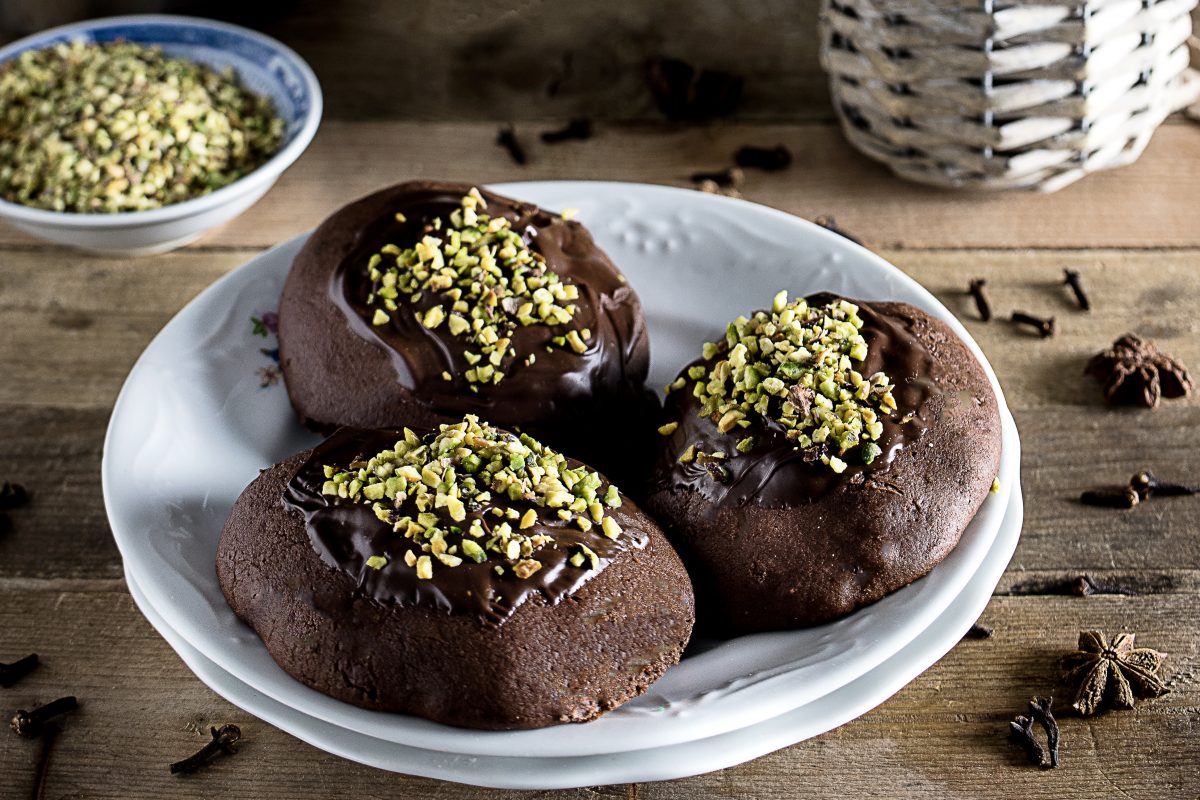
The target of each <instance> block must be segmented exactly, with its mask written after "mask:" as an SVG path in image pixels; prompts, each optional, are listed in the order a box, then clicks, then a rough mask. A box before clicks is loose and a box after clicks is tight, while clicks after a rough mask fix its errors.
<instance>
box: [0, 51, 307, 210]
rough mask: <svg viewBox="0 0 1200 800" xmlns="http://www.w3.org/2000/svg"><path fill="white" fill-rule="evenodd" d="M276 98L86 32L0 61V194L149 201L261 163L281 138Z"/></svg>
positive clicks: (90, 204) (74, 201)
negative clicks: (91, 38)
mask: <svg viewBox="0 0 1200 800" xmlns="http://www.w3.org/2000/svg"><path fill="white" fill-rule="evenodd" d="M283 134H284V123H283V120H282V119H280V118H279V116H278V115H277V114H276V113H275V110H274V107H273V106H272V104H271V102H270V100H268V99H266V98H264V97H260V96H258V95H256V94H254V93H253V92H251V91H249V90H248V89H247V88H245V87H244V86H243V85H242V83H241V82H240V81H239V80H238V78H237V76H236V75H235V74H234V72H233V70H232V69H225V70H221V71H217V70H214V69H212V68H211V67H208V66H205V65H203V64H199V63H196V62H194V61H190V60H187V59H184V58H175V57H169V56H167V55H165V54H164V53H163V51H162V48H160V47H157V46H149V47H148V46H146V45H141V44H136V43H133V42H125V41H114V42H97V43H86V42H84V41H83V40H81V39H78V40H76V41H73V42H71V43H69V44H68V43H60V44H54V45H51V46H48V47H42V48H38V49H33V50H26V51H25V52H23V53H21V54H20V55H17V56H16V57H14V58H12V59H11V60H9V61H8V62H6V63H5V64H4V65H2V66H0V197H3V199H5V200H8V201H10V202H14V203H20V204H22V205H26V206H33V207H36V208H42V209H47V210H50V211H64V212H71V213H85V214H86V213H115V212H123V211H143V210H146V209H152V208H160V207H162V206H166V205H170V204H172V203H178V202H181V201H184V200H189V199H192V198H194V197H199V196H200V195H204V194H208V193H210V192H212V191H214V190H216V189H219V188H221V187H222V186H226V185H228V184H230V183H232V182H233V181H235V180H237V179H239V178H241V177H243V176H244V175H247V174H249V173H250V172H253V171H254V170H255V169H258V167H259V166H261V165H262V164H264V163H265V162H266V161H267V160H268V159H270V158H271V157H272V156H273V155H274V154H275V153H276V151H278V150H279V147H280V145H281V143H282V141H283Z"/></svg>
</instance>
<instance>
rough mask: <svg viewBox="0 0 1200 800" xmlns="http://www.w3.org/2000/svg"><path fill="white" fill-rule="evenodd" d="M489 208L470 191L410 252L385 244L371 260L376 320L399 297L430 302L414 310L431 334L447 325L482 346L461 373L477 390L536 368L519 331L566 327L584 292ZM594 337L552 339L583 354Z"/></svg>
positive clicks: (576, 333) (584, 332)
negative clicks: (518, 347)
mask: <svg viewBox="0 0 1200 800" xmlns="http://www.w3.org/2000/svg"><path fill="white" fill-rule="evenodd" d="M486 208H487V203H486V202H484V200H483V196H482V194H480V193H479V191H478V190H477V189H472V190H471V191H470V192H469V193H468V194H467V196H465V197H463V198H462V200H461V202H460V205H459V208H457V209H455V210H454V211H452V212H451V213H450V214H448V215H447V217H446V219H442V218H441V217H438V218H435V219H434V220H432V221H431V222H430V223H429V226H428V232H427V233H426V235H425V236H424V237H423V238H422V239H421V240H420V241H419V242H417V243H416V244H414V245H413V246H411V247H409V248H407V249H401V248H400V247H399V246H398V245H395V244H387V245H384V246H383V247H382V248H380V250H379V252H377V253H375V254H373V255H372V256H371V257H370V258H369V259H368V261H367V271H368V272H367V274H368V276H369V277H370V279H371V289H370V293H369V295H368V305H373V306H375V307H376V316H375V317H374V319H376V320H378V319H380V317H379V316H378V314H379V313H380V312H382V313H385V314H386V313H388V312H391V311H394V310H395V308H396V307H397V301H398V300H399V299H400V298H401V295H403V296H405V297H407V298H408V301H409V302H410V303H418V302H421V301H422V299H423V298H433V299H434V302H433V303H432V304H430V302H429V300H428V299H425V307H424V308H423V309H417V310H415V313H416V316H417V319H418V320H419V321H420V322H421V324H423V325H424V326H425V327H426V328H429V329H431V330H432V329H436V328H439V327H440V326H441V324H442V323H443V322H445V323H446V330H448V331H449V333H450V335H451V336H453V337H456V338H464V339H467V340H469V341H470V342H471V344H472V345H473V346H474V347H475V348H477V350H478V352H468V353H464V356H463V357H464V358H465V359H466V360H467V362H468V364H469V365H470V366H472V367H474V369H468V370H466V371H465V372H464V373H463V377H464V378H465V379H466V380H467V383H468V384H469V386H468V388H469V389H470V390H471V391H474V392H478V387H479V386H481V385H485V384H489V385H494V384H497V383H500V382H501V381H502V380H503V379H504V377H505V375H506V374H507V372H508V370H509V369H511V367H512V365H513V364H514V363H518V364H526V365H529V364H532V363H533V355H534V354H533V353H517V352H516V351H515V349H514V348H513V347H512V334H513V333H514V332H515V331H516V330H517V328H519V327H525V326H529V325H543V326H546V327H552V328H553V327H559V326H564V325H568V324H570V323H571V322H572V320H573V319H574V318H575V314H576V310H577V306H576V304H575V302H573V301H576V300H578V299H579V297H580V293H579V287H578V286H577V285H576V284H574V283H570V282H568V281H565V280H563V279H562V278H561V277H560V276H559V275H558V274H557V273H555V272H553V271H552V270H550V269H549V268H548V265H547V263H546V259H545V257H544V256H542V254H541V253H539V252H537V251H536V250H534V249H533V248H532V247H531V246H530V244H529V243H528V242H526V241H525V240H524V238H523V237H522V232H521V231H517V230H515V229H514V228H513V226H512V222H511V221H510V220H508V219H507V218H505V217H502V216H497V217H492V216H489V215H488V214H487V213H485V212H484V209H486ZM380 306H382V308H380ZM387 321H388V320H387V319H383V321H382V322H376V323H375V324H377V325H379V324H384V323H386V322H387ZM589 338H591V331H589V330H588V329H586V328H581V329H578V330H575V329H572V330H567V331H566V332H565V333H561V334H555V335H553V336H548V337H547V340H548V342H549V343H550V344H553V345H554V346H556V347H563V348H570V349H571V350H572V351H573V352H575V353H579V354H582V353H585V352H587V349H588V346H587V340H588V339H589ZM549 349H550V350H551V352H552V351H553V348H549ZM485 360H486V363H484V362H485Z"/></svg>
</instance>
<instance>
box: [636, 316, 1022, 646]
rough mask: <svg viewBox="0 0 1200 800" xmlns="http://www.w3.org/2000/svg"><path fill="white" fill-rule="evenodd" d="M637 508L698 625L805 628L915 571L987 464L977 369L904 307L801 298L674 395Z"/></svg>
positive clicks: (745, 328)
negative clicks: (655, 527)
mask: <svg viewBox="0 0 1200 800" xmlns="http://www.w3.org/2000/svg"><path fill="white" fill-rule="evenodd" d="M664 413H665V420H666V422H665V424H664V425H663V427H662V428H660V433H661V434H662V436H661V437H660V449H659V454H658V458H657V460H656V464H655V467H654V475H653V479H652V485H651V489H650V492H651V493H650V496H649V498H648V499H647V501H646V504H645V505H646V508H647V510H648V511H650V513H651V514H653V515H654V516H655V517H656V518H657V519H658V520H659V521H660V522H662V523H663V525H664V529H665V530H666V532H667V535H668V537H669V538H670V539H671V541H672V543H674V544H675V546H676V547H677V549H678V550H679V552H680V555H681V556H682V557H683V559H684V563H685V564H687V566H688V570H689V572H690V574H691V575H692V580H693V583H694V585H695V587H696V594H697V602H698V608H699V614H700V620H701V622H702V623H711V624H713V625H714V626H716V627H723V628H725V629H728V630H730V631H735V632H737V631H759V630H772V629H785V628H795V627H804V626H809V625H816V624H819V623H822V622H827V621H829V620H833V619H836V618H838V617H841V616H844V615H845V614H848V613H850V612H852V611H854V610H855V609H858V608H861V607H862V606H865V605H867V604H869V603H873V602H875V601H877V600H879V599H880V598H882V597H883V596H884V595H886V594H888V593H889V592H892V591H895V590H896V589H899V588H900V587H902V586H906V585H907V584H909V583H911V582H912V581H914V580H916V579H917V578H920V577H921V576H923V575H925V574H926V573H928V572H929V571H930V570H931V569H933V567H934V566H936V565H937V564H938V563H939V562H940V561H941V560H942V559H943V558H944V557H945V556H946V555H947V554H948V553H949V552H950V550H951V549H953V548H954V546H955V545H956V544H957V543H958V540H959V537H960V536H961V535H962V532H963V529H964V528H965V527H966V525H967V523H968V522H970V520H971V518H972V517H973V516H974V514H975V512H976V511H977V510H978V508H979V506H980V504H981V503H982V502H983V500H984V498H985V497H986V496H987V494H988V491H989V489H990V488H991V486H992V482H993V480H994V479H995V477H996V474H997V472H998V470H999V463H1000V440H1001V433H1000V413H999V409H998V407H997V402H996V397H995V394H994V393H993V391H992V388H991V385H990V384H989V382H988V379H987V377H986V375H985V374H984V372H983V369H982V368H981V367H980V365H979V363H978V362H977V361H976V360H975V358H974V357H973V356H972V355H971V353H970V352H969V351H968V350H967V348H966V346H965V345H964V344H963V343H962V341H961V340H959V339H958V337H956V336H955V335H954V333H953V332H952V331H951V330H950V329H949V328H948V327H947V326H946V325H945V324H944V323H942V322H941V321H940V320H937V319H935V318H933V317H931V316H929V315H928V314H925V313H924V312H922V311H920V310H919V309H916V308H914V307H912V306H909V305H906V304H903V303H874V302H873V303H863V302H859V301H847V300H844V299H842V298H838V297H835V296H833V295H825V294H823V295H815V296H812V297H810V298H808V299H807V300H799V301H796V302H793V303H788V302H787V298H786V295H785V294H784V293H782V292H781V293H780V295H779V296H777V297H776V299H775V303H774V304H773V306H772V308H771V310H770V311H760V312H757V313H755V314H753V315H752V316H751V317H750V318H749V319H747V318H745V317H739V318H738V319H737V320H735V321H734V322H733V323H731V324H730V326H729V328H728V331H727V333H726V337H725V339H723V340H722V341H720V342H715V343H710V344H706V345H705V346H704V353H703V357H702V358H700V359H698V360H696V361H694V362H692V364H690V365H689V366H688V367H686V368H685V369H684V370H683V372H682V373H681V374H680V376H679V378H678V379H677V380H676V381H675V382H674V383H673V384H672V385H671V387H670V391H669V394H668V396H667V401H666V408H665V411H664Z"/></svg>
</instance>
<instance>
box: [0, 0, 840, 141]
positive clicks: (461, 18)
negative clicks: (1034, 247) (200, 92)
mask: <svg viewBox="0 0 1200 800" xmlns="http://www.w3.org/2000/svg"><path fill="white" fill-rule="evenodd" d="M90 4H91V5H92V6H96V5H97V0H91V3H90ZM99 5H101V6H102V7H103V8H104V10H103V11H97V10H96V9H95V8H93V9H92V10H91V11H90V12H89V9H88V8H87V6H88V3H86V2H81V0H73V1H72V2H65V1H64V0H58V1H57V2H54V3H46V2H41V1H40V0H6V2H5V3H4V5H3V8H2V9H0V41H4V40H5V39H6V38H7V37H8V36H11V35H14V34H17V33H18V31H22V32H31V31H35V30H39V29H42V28H47V27H50V26H52V25H57V24H61V23H62V22H65V21H67V20H71V19H80V18H87V17H89V16H100V15H102V14H105V13H113V8H119V7H123V8H126V9H128V8H133V7H136V6H142V7H146V6H147V4H146V3H144V2H143V3H132V2H129V0H126V1H125V2H120V3H114V2H113V1H112V0H106V2H103V3H99ZM159 5H162V4H159ZM166 5H167V6H168V7H170V6H172V5H173V6H175V8H176V9H177V10H195V9H194V8H192V7H190V6H188V4H187V3H182V2H176V3H168V4H166ZM819 5H820V3H819V0H770V2H758V3H753V4H749V5H736V6H735V5H730V4H728V3H726V2H723V0H705V2H696V1H695V0H658V1H657V2H653V3H622V4H620V5H619V6H615V5H613V4H612V3H608V2H605V1H604V0H583V1H582V2H572V3H560V4H557V5H555V6H553V7H552V8H550V7H547V6H546V5H545V4H543V3H529V2H525V1H524V0H495V1H494V2H492V3H489V5H488V6H487V7H486V11H483V12H481V7H480V6H479V4H478V3H476V2H472V0H410V1H409V2H405V3H394V2H388V0H340V2H339V3H338V4H337V11H336V13H330V7H329V5H328V3H326V2H323V0H295V1H290V2H281V1H280V0H276V1H275V2H265V3H264V2H258V3H250V4H220V5H218V6H216V7H212V6H205V7H204V9H203V13H204V14H205V15H216V16H219V17H222V18H229V19H231V20H232V21H234V22H240V23H242V24H245V25H250V26H251V27H254V28H257V29H259V30H262V31H264V32H265V33H268V34H270V35H272V36H275V37H277V38H279V39H281V40H282V41H283V42H285V43H287V44H289V45H291V46H292V47H293V48H295V49H296V50H297V51H298V52H299V53H300V55H301V56H303V57H304V58H305V59H306V60H307V61H308V62H309V63H310V64H311V65H312V67H313V69H314V71H315V72H316V73H317V77H318V78H319V79H320V81H321V85H322V88H323V90H324V94H325V104H326V114H327V115H328V116H329V117H330V118H333V119H341V118H349V119H380V118H401V119H414V118H416V119H475V120H478V119H543V120H544V119H551V120H553V119H566V118H567V117H570V116H578V115H586V116H589V117H594V118H597V119H630V118H638V119H657V118H659V117H660V115H659V113H658V112H657V110H656V109H655V107H654V103H653V100H652V97H651V94H650V91H649V89H648V84H647V81H646V77H645V65H646V62H647V60H649V59H651V58H655V57H664V56H669V57H674V58H681V59H684V60H687V61H690V62H692V63H695V64H697V65H700V66H704V67H707V68H710V69H723V70H731V71H734V72H737V73H738V74H740V75H743V76H744V77H745V81H746V87H745V91H744V93H743V101H742V103H741V105H740V107H739V109H738V113H739V116H742V117H747V118H755V117H758V118H762V117H768V118H773V119H780V118H783V119H795V118H811V117H813V116H820V117H824V118H828V117H830V116H831V115H832V109H831V108H830V107H829V101H828V91H827V88H826V86H827V79H826V77H825V74H824V73H823V72H822V71H821V68H820V66H819V65H818V63H817V44H818V39H817V34H816V26H815V25H814V24H813V23H814V21H815V20H816V15H817V9H818V7H819ZM680 20H687V24H680Z"/></svg>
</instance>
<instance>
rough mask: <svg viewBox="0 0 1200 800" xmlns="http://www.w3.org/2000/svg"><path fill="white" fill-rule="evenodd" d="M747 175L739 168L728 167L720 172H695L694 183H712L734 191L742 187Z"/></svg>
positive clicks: (692, 179) (692, 176)
mask: <svg viewBox="0 0 1200 800" xmlns="http://www.w3.org/2000/svg"><path fill="white" fill-rule="evenodd" d="M744 177H745V173H743V172H742V170H741V169H739V168H738V167H726V168H725V169H723V170H720V171H718V172H693V173H692V175H691V181H692V183H706V182H712V183H714V184H716V186H717V187H718V188H721V189H732V188H737V187H738V186H741V185H742V179H743V178H744Z"/></svg>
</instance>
